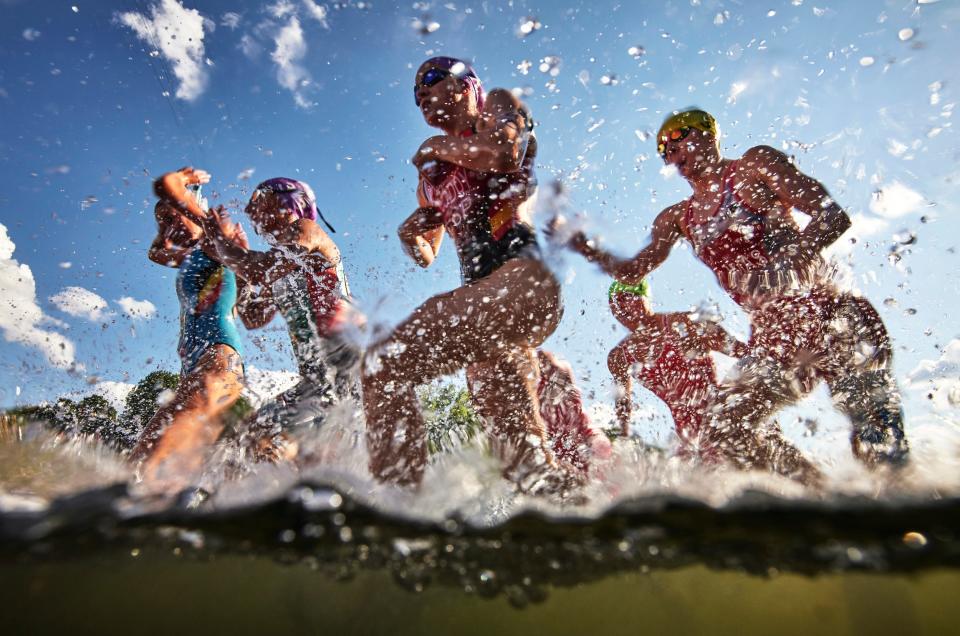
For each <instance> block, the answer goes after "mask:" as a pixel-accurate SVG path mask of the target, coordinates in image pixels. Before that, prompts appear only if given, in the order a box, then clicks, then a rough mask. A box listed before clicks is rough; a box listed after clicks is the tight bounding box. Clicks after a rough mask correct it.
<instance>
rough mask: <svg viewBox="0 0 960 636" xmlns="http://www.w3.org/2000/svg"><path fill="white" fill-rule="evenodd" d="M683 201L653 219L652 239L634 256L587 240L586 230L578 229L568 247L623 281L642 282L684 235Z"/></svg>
mask: <svg viewBox="0 0 960 636" xmlns="http://www.w3.org/2000/svg"><path fill="white" fill-rule="evenodd" d="M682 212H683V204H677V205H673V206H670V207H669V208H667V209H665V210H664V211H663V212H661V213H660V214H659V215H658V216H657V218H656V220H654V222H653V228H652V229H651V231H650V242H649V243H648V244H647V246H646V247H644V248H643V249H642V250H640V251H639V252H638V253H637V255H636V256H634V257H633V258H619V257H617V256H614V255H613V254H611V253H610V252H607V251H604V250H602V249H600V248H599V247H598V246H597V245H596V242H595V241H592V240H589V239H587V237H586V235H585V234H584V233H583V232H579V231H578V232H575V233H574V234H573V236H572V237H571V238H570V240H569V241H568V243H567V246H568V247H569V248H570V249H571V250H573V251H574V252H577V253H578V254H580V255H581V256H583V257H584V258H585V259H587V260H588V261H590V262H591V263H596V264H597V265H599V266H600V269H602V270H603V271H604V272H605V273H606V274H608V275H610V276H612V277H613V278H615V279H617V280H618V281H620V282H622V283H627V284H630V285H638V284H640V281H642V280H643V279H644V278H646V276H647V275H648V274H649V273H650V272H652V271H653V270H655V269H656V268H657V267H659V266H660V265H661V264H662V263H663V262H664V261H665V260H666V259H667V256H669V255H670V250H671V248H673V246H674V244H676V242H677V241H679V240H680V238H681V237H682V236H683V235H682V234H681V232H680V224H679V215H680V214H682Z"/></svg>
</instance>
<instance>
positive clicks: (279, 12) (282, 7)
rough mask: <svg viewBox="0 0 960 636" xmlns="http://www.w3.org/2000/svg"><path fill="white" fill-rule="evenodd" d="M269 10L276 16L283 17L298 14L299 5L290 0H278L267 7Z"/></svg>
mask: <svg viewBox="0 0 960 636" xmlns="http://www.w3.org/2000/svg"><path fill="white" fill-rule="evenodd" d="M267 12H268V13H269V14H270V15H272V16H273V17H275V18H280V19H282V18H285V17H287V16H288V15H296V14H297V7H296V6H294V4H293V3H292V2H290V0H277V2H275V3H274V4H271V5H269V6H268V7H267Z"/></svg>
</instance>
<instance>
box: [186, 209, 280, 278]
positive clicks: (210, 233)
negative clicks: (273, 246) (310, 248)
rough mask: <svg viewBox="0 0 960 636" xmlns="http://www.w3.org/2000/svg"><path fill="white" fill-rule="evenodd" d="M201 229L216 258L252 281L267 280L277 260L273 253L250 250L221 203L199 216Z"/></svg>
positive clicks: (241, 231)
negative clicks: (204, 214) (205, 214)
mask: <svg viewBox="0 0 960 636" xmlns="http://www.w3.org/2000/svg"><path fill="white" fill-rule="evenodd" d="M203 232H204V236H205V238H206V240H207V241H208V245H209V246H210V248H211V249H212V250H213V251H214V253H215V255H216V258H217V261H219V262H220V263H221V264H223V265H224V266H226V267H228V268H230V269H231V270H232V271H233V273H234V274H236V275H237V276H239V277H240V278H241V279H243V280H245V281H247V282H248V283H251V284H252V285H256V286H259V287H263V286H265V285H267V284H268V282H269V274H270V272H271V269H272V268H273V267H274V266H275V265H276V264H277V255H276V254H275V253H273V252H258V251H255V250H251V249H250V248H249V247H248V245H247V241H246V236H244V235H243V230H242V229H240V226H239V224H234V223H233V222H232V221H230V219H229V218H228V217H227V216H226V214H225V212H224V209H223V207H222V206H218V207H216V208H211V209H210V210H208V214H207V216H206V217H204V218H203Z"/></svg>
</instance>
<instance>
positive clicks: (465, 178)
mask: <svg viewBox="0 0 960 636" xmlns="http://www.w3.org/2000/svg"><path fill="white" fill-rule="evenodd" d="M533 163H534V159H533V157H530V156H528V157H525V158H524V160H523V163H522V165H521V167H520V170H519V171H518V172H516V173H496V172H478V171H476V170H468V169H467V168H464V167H462V166H457V165H455V164H452V163H448V162H445V161H437V162H432V163H430V164H427V165H425V166H424V167H423V168H421V170H420V185H419V193H420V195H421V197H422V198H423V200H424V201H425V202H426V205H428V206H431V207H434V208H436V209H437V210H439V211H440V213H441V214H442V215H443V227H444V229H445V230H446V231H447V233H448V234H449V235H450V236H451V238H453V241H454V243H455V245H456V248H457V255H458V257H459V259H460V274H461V277H462V278H463V282H464V283H470V282H473V281H475V280H478V279H481V278H484V277H485V276H489V275H490V274H492V273H493V272H494V271H496V270H497V268H499V267H500V266H501V265H503V264H504V263H506V262H507V261H508V260H510V259H512V258H517V257H521V258H539V257H540V253H539V249H538V247H537V239H536V235H535V233H534V230H533V227H531V226H530V224H529V223H528V222H526V221H525V220H524V219H522V218H521V217H520V214H519V211H520V205H519V203H521V202H523V201H525V200H526V199H528V198H529V197H530V196H531V195H532V193H533V192H534V190H535V189H536V179H535V177H534V175H533Z"/></svg>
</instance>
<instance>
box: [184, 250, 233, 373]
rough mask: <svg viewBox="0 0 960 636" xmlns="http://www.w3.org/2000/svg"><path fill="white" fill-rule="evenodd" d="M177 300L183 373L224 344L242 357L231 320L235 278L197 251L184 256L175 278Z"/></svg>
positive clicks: (188, 371)
mask: <svg viewBox="0 0 960 636" xmlns="http://www.w3.org/2000/svg"><path fill="white" fill-rule="evenodd" d="M177 297H178V298H179V299H180V344H179V345H178V347H177V350H178V352H179V353H180V360H181V362H182V364H183V373H184V374H186V373H190V372H191V371H192V370H193V368H194V367H195V366H196V365H197V362H198V361H199V360H200V356H202V355H203V353H204V352H205V351H206V350H207V349H209V348H210V347H212V346H213V345H216V344H225V345H227V346H229V347H232V348H233V349H234V350H235V351H236V352H237V353H239V354H242V353H243V350H242V348H241V345H240V332H239V331H238V330H237V325H236V323H235V322H234V319H233V308H234V306H235V305H236V304H237V278H236V276H235V275H234V273H233V272H231V271H230V270H229V269H227V268H226V267H224V266H223V265H221V264H220V263H218V262H216V261H215V260H213V259H212V258H210V257H209V256H207V255H206V253H205V252H204V251H203V250H202V249H200V248H199V247H197V248H195V249H194V250H193V251H192V252H190V253H189V254H187V256H186V257H185V258H184V259H183V262H182V263H181V264H180V271H179V273H178V274H177Z"/></svg>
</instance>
